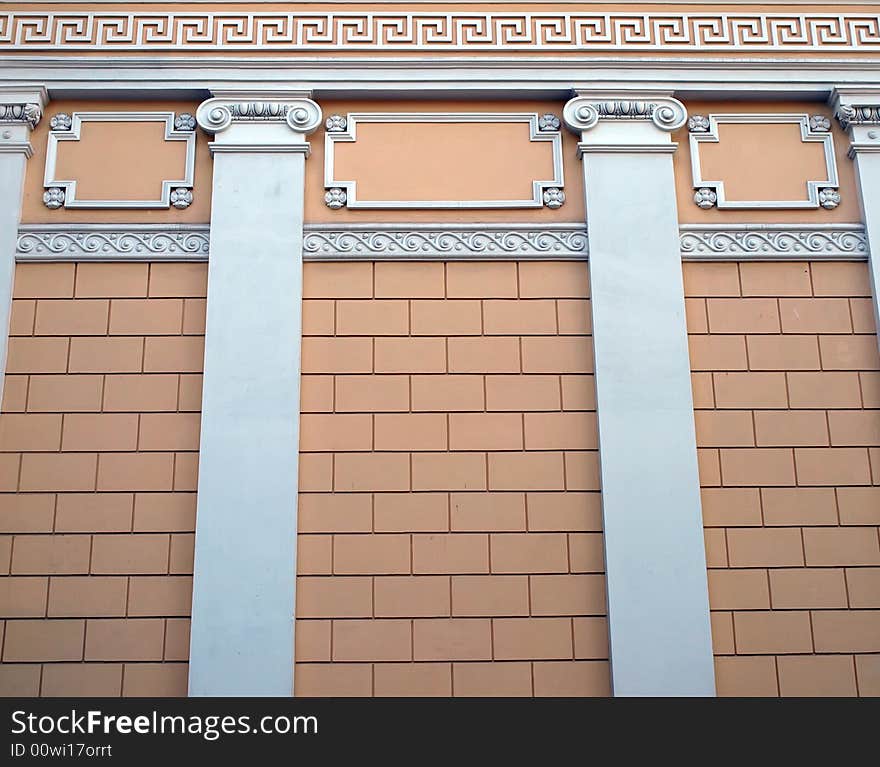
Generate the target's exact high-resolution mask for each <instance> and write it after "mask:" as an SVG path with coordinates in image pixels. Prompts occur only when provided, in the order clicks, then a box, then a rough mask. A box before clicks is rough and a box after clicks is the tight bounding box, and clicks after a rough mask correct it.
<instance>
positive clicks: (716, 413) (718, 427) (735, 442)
mask: <svg viewBox="0 0 880 767" xmlns="http://www.w3.org/2000/svg"><path fill="white" fill-rule="evenodd" d="M694 423H695V426H696V432H697V445H699V446H700V447H752V446H753V445H754V444H755V434H754V427H753V425H752V414H751V412H749V411H747V410H696V411H694Z"/></svg>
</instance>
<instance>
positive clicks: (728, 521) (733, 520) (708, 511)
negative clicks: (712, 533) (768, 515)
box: [700, 487, 761, 527]
mask: <svg viewBox="0 0 880 767" xmlns="http://www.w3.org/2000/svg"><path fill="white" fill-rule="evenodd" d="M700 496H701V499H702V505H703V524H704V525H705V526H706V527H728V526H736V527H741V526H750V525H758V526H760V525H761V498H760V494H759V491H758V489H757V488H751V487H704V488H703V489H702V490H701V491H700Z"/></svg>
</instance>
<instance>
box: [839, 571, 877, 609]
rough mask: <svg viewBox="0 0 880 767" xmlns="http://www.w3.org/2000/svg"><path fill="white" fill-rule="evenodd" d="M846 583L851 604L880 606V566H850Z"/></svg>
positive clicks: (856, 605) (854, 605)
mask: <svg viewBox="0 0 880 767" xmlns="http://www.w3.org/2000/svg"><path fill="white" fill-rule="evenodd" d="M846 585H847V591H848V593H849V601H850V606H852V607H880V568H876V567H858V568H850V569H848V570H847V571H846ZM835 607H843V605H835Z"/></svg>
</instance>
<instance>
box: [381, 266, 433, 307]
mask: <svg viewBox="0 0 880 767" xmlns="http://www.w3.org/2000/svg"><path fill="white" fill-rule="evenodd" d="M375 269H376V298H443V296H444V295H445V293H446V269H445V265H444V264H442V263H431V262H429V261H419V262H416V261H413V262H407V263H389V262H378V263H376V265H375Z"/></svg>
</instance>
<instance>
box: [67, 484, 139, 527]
mask: <svg viewBox="0 0 880 767" xmlns="http://www.w3.org/2000/svg"><path fill="white" fill-rule="evenodd" d="M132 506H133V496H132V494H131V493H63V494H61V495H59V496H58V507H57V510H56V515H55V531H56V532H59V533H117V532H128V531H129V530H131V519H132Z"/></svg>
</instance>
